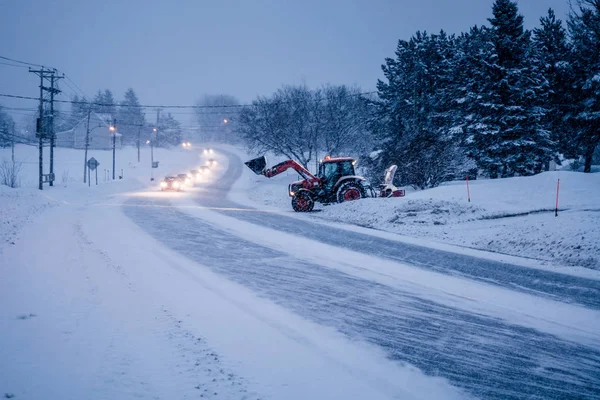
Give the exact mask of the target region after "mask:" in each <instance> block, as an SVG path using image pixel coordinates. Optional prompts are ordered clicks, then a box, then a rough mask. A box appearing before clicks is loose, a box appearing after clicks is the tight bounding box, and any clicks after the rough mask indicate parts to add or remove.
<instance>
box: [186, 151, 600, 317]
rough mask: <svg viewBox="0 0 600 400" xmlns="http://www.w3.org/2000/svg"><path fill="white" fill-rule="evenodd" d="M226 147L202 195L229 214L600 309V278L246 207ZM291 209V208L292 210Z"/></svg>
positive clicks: (237, 163) (238, 167) (237, 166)
mask: <svg viewBox="0 0 600 400" xmlns="http://www.w3.org/2000/svg"><path fill="white" fill-rule="evenodd" d="M223 153H224V154H225V155H226V156H227V158H228V161H229V164H228V165H229V168H228V171H227V173H226V174H225V175H224V176H223V177H222V179H220V180H219V181H218V182H216V183H215V184H214V185H212V186H211V187H210V188H208V189H207V191H206V192H203V193H202V195H201V196H199V197H198V198H197V201H198V202H199V203H200V204H202V205H205V206H209V207H215V208H225V209H224V210H220V212H222V213H224V214H226V215H229V216H232V217H234V218H237V219H242V220H244V221H247V222H251V223H253V224H258V225H262V226H265V227H268V228H271V229H275V230H278V231H282V232H287V233H292V234H295V235H299V236H302V237H308V238H311V239H314V240H316V241H318V242H321V243H327V244H331V245H334V246H337V247H342V248H346V249H350V250H354V251H359V252H361V253H366V254H372V255H376V256H378V257H383V258H387V259H390V260H394V261H398V262H403V263H408V264H411V265H417V266H420V267H423V268H428V269H432V270H435V271H438V272H443V273H447V274H451V275H457V276H465V277H468V278H471V279H477V280H480V281H483V282H487V283H493V284H496V285H500V286H504V287H508V288H511V289H515V290H520V291H525V292H529V293H533V294H537V295H543V296H547V297H548V298H552V299H554V300H557V301H563V302H568V303H577V304H582V305H585V306H588V307H591V308H594V309H600V280H594V279H586V278H582V277H577V276H573V275H569V274H562V273H557V272H552V271H547V270H541V269H535V268H525V267H522V266H518V265H512V264H509V263H501V262H497V261H490V260H483V259H481V258H476V257H470V256H466V255H463V254H456V253H452V252H448V251H440V250H436V249H431V248H427V247H422V246H415V245H412V244H407V243H403V242H400V241H394V240H388V239H383V238H379V237H375V236H371V235H364V234H360V233H356V232H352V231H349V230H343V229H339V228H335V227H332V226H330V227H327V228H324V227H323V225H320V224H315V223H314V222H312V221H310V220H307V219H299V218H296V216H294V217H290V216H287V215H286V214H285V213H273V212H260V211H259V210H257V211H259V212H247V210H248V209H250V208H249V207H247V206H243V205H240V204H238V203H236V202H233V201H231V200H229V199H227V194H228V192H229V190H230V189H231V187H232V185H233V184H234V183H235V181H236V180H237V179H238V178H239V177H240V175H241V173H242V168H245V167H244V165H243V163H242V162H241V160H240V159H239V158H238V157H237V156H236V155H235V154H233V153H231V152H226V151H223ZM291 213H292V211H290V212H289V213H288V214H291ZM316 218H318V215H317V216H316Z"/></svg>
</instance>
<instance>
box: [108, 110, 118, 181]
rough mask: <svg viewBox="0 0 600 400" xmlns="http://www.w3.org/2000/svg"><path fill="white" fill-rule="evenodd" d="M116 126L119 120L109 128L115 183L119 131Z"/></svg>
mask: <svg viewBox="0 0 600 400" xmlns="http://www.w3.org/2000/svg"><path fill="white" fill-rule="evenodd" d="M116 124H117V120H116V119H115V120H114V122H113V124H112V125H110V126H109V127H108V130H109V131H110V133H111V134H112V151H113V173H112V178H113V181H114V180H115V148H116V147H117V132H115V131H116V130H117V128H116V127H115V125H116Z"/></svg>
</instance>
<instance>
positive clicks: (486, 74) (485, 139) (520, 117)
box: [465, 0, 554, 178]
mask: <svg viewBox="0 0 600 400" xmlns="http://www.w3.org/2000/svg"><path fill="white" fill-rule="evenodd" d="M489 22H490V24H491V28H490V29H489V30H482V31H481V34H482V35H484V36H483V37H484V38H486V39H487V40H489V44H490V45H491V49H490V50H491V53H488V51H486V50H488V49H489V47H487V46H484V47H483V51H481V52H479V53H478V54H477V55H475V59H474V60H473V62H474V68H475V71H477V72H476V73H474V74H473V77H474V78H475V77H476V78H479V79H483V81H481V82H477V83H476V84H472V85H470V86H471V88H472V89H473V90H474V92H471V94H470V96H469V97H470V100H471V101H472V102H473V104H470V105H469V106H468V109H469V114H467V115H466V121H468V124H466V126H465V131H466V134H467V141H466V142H467V144H468V146H469V149H470V154H471V155H472V156H473V158H474V159H475V160H476V162H477V164H478V166H479V167H480V168H481V169H483V171H484V172H485V173H486V174H487V175H488V176H490V177H491V178H497V177H509V176H514V175H516V174H518V175H531V174H534V173H538V172H540V171H541V170H542V168H543V166H544V164H545V163H546V162H547V161H548V160H549V159H551V158H552V156H553V150H554V144H553V142H552V140H551V138H550V133H549V132H548V130H546V129H544V125H543V118H544V116H545V113H546V112H545V109H544V107H543V106H544V104H545V98H544V96H545V95H546V94H547V93H548V89H547V81H546V80H545V79H544V77H543V76H542V75H541V73H540V72H538V71H536V68H535V66H534V65H533V63H532V59H531V52H532V46H531V40H530V37H531V35H530V32H528V31H526V30H525V29H524V28H523V17H522V16H521V15H519V13H518V8H517V5H516V3H514V2H512V1H510V0H496V1H495V3H494V5H493V18H490V19H489Z"/></svg>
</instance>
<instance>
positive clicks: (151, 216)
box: [123, 154, 600, 399]
mask: <svg viewBox="0 0 600 400" xmlns="http://www.w3.org/2000/svg"><path fill="white" fill-rule="evenodd" d="M227 155H228V158H229V167H228V171H227V172H226V173H225V175H224V177H223V178H222V179H221V180H219V182H218V183H217V184H214V185H213V186H211V187H210V188H208V189H207V190H202V191H198V192H197V194H195V196H196V198H195V200H196V201H197V202H199V203H200V204H202V205H203V206H208V207H227V208H237V209H238V210H231V209H230V210H219V212H220V213H223V214H225V215H227V216H228V217H233V218H235V219H236V220H243V221H245V222H251V223H253V224H256V225H260V226H262V227H267V228H270V229H272V231H271V232H272V234H273V235H277V231H283V232H285V233H294V234H298V235H301V236H304V237H308V238H310V239H312V240H314V241H315V242H320V243H326V244H330V245H334V246H336V247H337V248H339V251H340V252H344V251H345V250H346V249H350V250H352V251H355V252H356V251H358V252H361V253H365V254H369V255H376V256H378V257H381V258H384V259H388V260H391V261H393V262H396V261H400V262H402V263H404V264H412V265H417V266H419V267H422V268H427V269H432V270H435V271H438V272H442V273H444V274H451V275H460V276H463V277H468V278H469V279H472V280H476V281H479V282H485V283H486V284H490V287H494V286H501V287H503V288H510V289H512V290H516V291H518V292H521V293H522V292H526V293H528V294H530V295H531V294H534V295H536V296H542V297H543V298H547V299H553V300H560V301H566V302H569V303H574V304H580V305H585V306H587V307H590V308H593V309H598V308H600V287H599V285H598V282H597V281H592V280H587V279H583V278H576V277H571V276H568V275H562V274H556V273H552V272H546V271H541V270H534V269H527V268H522V267H518V266H510V265H506V264H500V263H494V262H491V261H484V260H480V259H476V258H473V257H468V256H463V255H457V254H452V253H446V252H441V251H437V250H432V249H427V248H423V247H419V246H410V245H406V244H402V243H398V242H393V241H388V240H385V239H381V238H376V237H373V236H369V235H362V234H359V233H351V232H348V231H346V230H341V229H337V228H333V227H324V226H322V225H317V224H315V223H312V222H310V221H302V220H299V219H296V218H292V217H286V216H284V215H281V214H273V213H263V212H248V211H243V210H239V209H244V207H242V206H240V205H238V204H236V203H233V202H231V201H229V200H227V199H226V196H227V193H228V191H229V190H230V188H231V186H232V184H233V183H234V181H235V180H236V179H237V178H238V177H239V176H240V174H241V168H242V166H243V165H242V163H241V162H240V160H239V159H238V158H237V157H235V156H234V155H232V154H227ZM123 212H124V213H125V214H126V215H127V216H128V217H129V218H130V219H131V220H132V221H133V222H135V223H136V224H137V225H138V226H140V227H141V228H142V229H143V230H144V231H146V232H147V233H149V234H150V235H151V236H152V237H154V238H155V239H156V240H158V241H160V242H162V243H163V244H164V245H166V246H167V247H169V248H170V249H172V250H175V251H176V252H178V253H180V254H182V255H184V256H186V257H188V258H189V259H191V260H194V261H196V262H197V263H199V264H201V265H206V266H209V267H210V268H212V270H213V271H215V272H217V273H219V274H221V275H223V276H225V277H228V278H229V279H231V280H233V281H235V282H237V283H239V284H242V285H244V286H246V287H248V288H250V289H251V290H253V291H254V292H256V293H258V294H260V295H261V296H263V297H265V298H267V299H269V300H271V301H273V302H275V303H277V304H279V305H281V306H283V307H285V308H287V309H289V310H292V311H293V312H294V313H296V314H298V315H300V316H302V317H304V318H306V319H308V320H311V321H314V322H317V323H318V324H321V325H325V326H329V327H333V328H335V329H336V330H338V331H340V332H342V333H343V334H345V335H347V336H348V337H349V338H351V339H353V340H358V341H364V342H368V343H371V344H373V345H376V346H377V347H379V348H380V349H382V350H383V351H384V352H385V354H386V355H387V356H388V358H390V359H392V360H396V361H398V362H406V363H409V364H412V365H414V366H416V367H418V368H419V369H421V370H422V371H424V372H425V373H426V374H428V375H434V376H441V377H444V378H446V379H448V380H449V381H450V382H451V383H452V384H453V385H455V386H457V387H459V388H462V389H464V390H465V391H466V392H468V393H471V394H473V395H474V396H476V397H480V398H502V399H511V398H515V399H517V398H530V399H531V398H538V399H547V398H578V399H582V398H590V399H591V398H600V374H599V373H598V372H599V371H600V350H599V348H598V347H597V346H595V345H594V346H587V345H583V344H579V343H577V342H576V341H575V340H573V341H570V340H565V339H564V338H561V337H557V336H555V335H551V334H549V333H546V332H543V331H540V330H536V329H533V328H531V327H525V326H522V325H519V324H515V323H511V322H507V321H505V320H503V319H500V318H496V317H493V316H490V315H485V314H480V313H476V312H469V311H467V310H465V309H464V308H460V307H456V308H455V307H452V306H451V305H448V304H442V303H439V302H436V301H433V300H431V299H429V298H426V297H425V296H418V295H415V294H414V293H413V292H410V291H404V290H402V289H399V288H397V287H393V286H391V285H386V284H382V283H380V282H376V281H373V280H369V279H363V278H360V277H357V276H355V275H351V274H346V273H344V272H341V271H340V270H337V269H335V268H329V267H328V266H327V265H323V264H322V263H316V262H312V261H309V260H306V259H303V258H302V257H294V256H291V255H290V254H289V253H286V252H283V251H280V250H278V249H274V248H272V247H269V246H264V245H260V244H257V243H256V242H255V241H251V240H247V239H244V238H242V237H240V236H239V235H236V234H234V233H232V232H231V231H229V230H227V229H223V228H222V227H219V226H216V225H215V224H213V223H210V222H207V221H203V220H202V219H201V218H190V216H189V215H188V214H186V213H184V212H182V211H181V209H178V208H177V207H176V206H173V204H172V200H171V199H169V198H168V197H155V198H146V197H132V198H131V199H130V200H128V201H127V202H126V203H125V206H124V207H123ZM206 244H209V245H208V246H207V245H206ZM398 265H399V268H400V264H398ZM518 292H515V293H518ZM595 315H597V314H595Z"/></svg>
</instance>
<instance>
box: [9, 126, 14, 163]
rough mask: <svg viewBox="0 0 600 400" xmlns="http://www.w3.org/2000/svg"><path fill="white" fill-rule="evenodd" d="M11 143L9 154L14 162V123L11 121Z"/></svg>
mask: <svg viewBox="0 0 600 400" xmlns="http://www.w3.org/2000/svg"><path fill="white" fill-rule="evenodd" d="M10 142H11V143H10V144H11V146H10V147H11V155H12V163H13V165H14V164H15V123H14V122H13V123H12V140H11V141H10Z"/></svg>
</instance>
